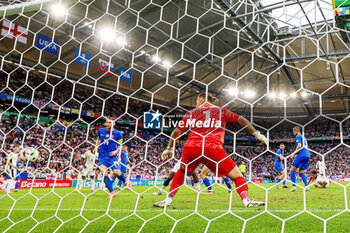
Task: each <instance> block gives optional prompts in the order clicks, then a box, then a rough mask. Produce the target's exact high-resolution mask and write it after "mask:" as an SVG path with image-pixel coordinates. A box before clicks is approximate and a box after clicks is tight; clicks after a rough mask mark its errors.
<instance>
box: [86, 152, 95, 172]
mask: <svg viewBox="0 0 350 233" xmlns="http://www.w3.org/2000/svg"><path fill="white" fill-rule="evenodd" d="M84 157H85V158H86V160H85V165H86V167H88V168H93V167H94V165H95V161H96V158H97V155H96V154H94V153H92V152H91V151H87V152H85V153H84Z"/></svg>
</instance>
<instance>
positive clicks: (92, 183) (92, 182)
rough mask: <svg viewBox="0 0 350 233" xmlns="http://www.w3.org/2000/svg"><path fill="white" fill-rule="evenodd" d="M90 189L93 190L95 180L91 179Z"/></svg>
mask: <svg viewBox="0 0 350 233" xmlns="http://www.w3.org/2000/svg"><path fill="white" fill-rule="evenodd" d="M91 189H95V179H91Z"/></svg>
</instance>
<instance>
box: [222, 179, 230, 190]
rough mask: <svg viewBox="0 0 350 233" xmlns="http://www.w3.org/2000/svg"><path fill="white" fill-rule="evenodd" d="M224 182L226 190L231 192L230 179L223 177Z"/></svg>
mask: <svg viewBox="0 0 350 233" xmlns="http://www.w3.org/2000/svg"><path fill="white" fill-rule="evenodd" d="M224 181H225V184H226V186H227V188H228V189H230V190H231V189H232V185H231V180H230V178H228V177H225V179H224Z"/></svg>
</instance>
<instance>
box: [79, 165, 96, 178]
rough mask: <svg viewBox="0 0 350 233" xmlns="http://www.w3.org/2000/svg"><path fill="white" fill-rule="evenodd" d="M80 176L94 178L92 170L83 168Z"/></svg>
mask: <svg viewBox="0 0 350 233" xmlns="http://www.w3.org/2000/svg"><path fill="white" fill-rule="evenodd" d="M81 176H95V170H94V169H93V168H88V167H87V168H84V169H83V170H82V171H81Z"/></svg>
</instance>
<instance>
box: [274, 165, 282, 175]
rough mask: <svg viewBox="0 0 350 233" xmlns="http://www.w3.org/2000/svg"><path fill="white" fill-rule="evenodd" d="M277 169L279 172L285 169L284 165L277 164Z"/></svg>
mask: <svg viewBox="0 0 350 233" xmlns="http://www.w3.org/2000/svg"><path fill="white" fill-rule="evenodd" d="M275 169H276V170H277V171H278V173H281V172H282V171H284V167H283V166H282V165H281V164H275Z"/></svg>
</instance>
